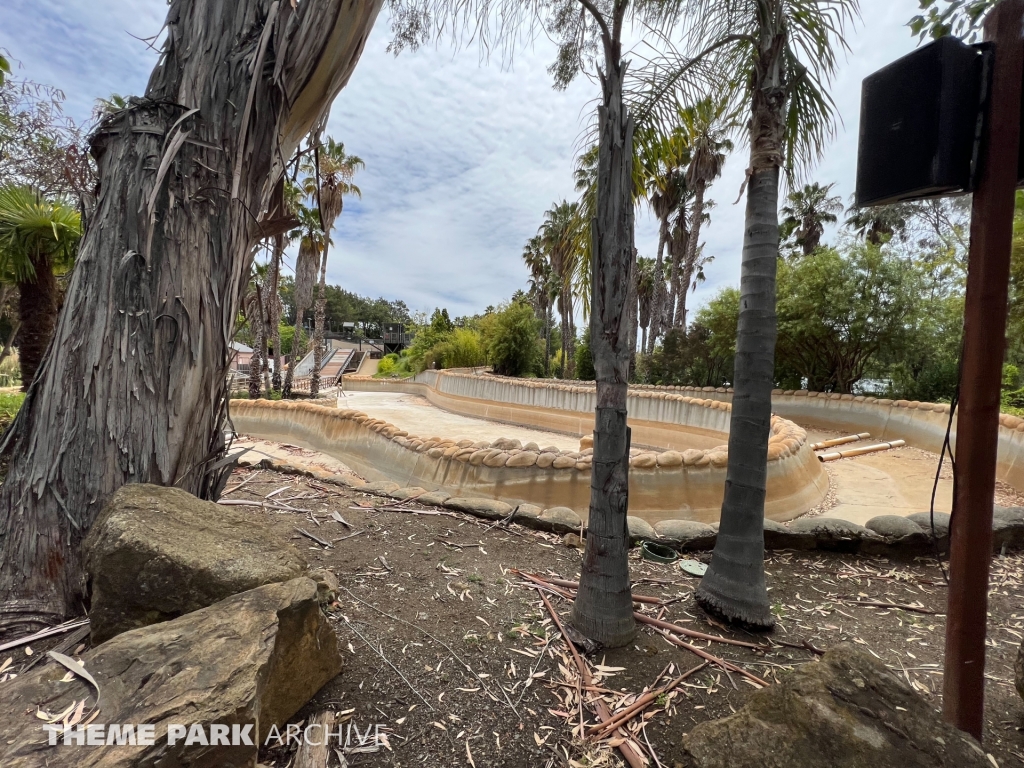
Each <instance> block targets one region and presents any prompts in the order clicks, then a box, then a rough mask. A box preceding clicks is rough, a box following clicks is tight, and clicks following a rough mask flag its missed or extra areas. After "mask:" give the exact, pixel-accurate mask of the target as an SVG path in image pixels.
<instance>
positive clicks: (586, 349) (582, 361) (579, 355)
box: [576, 328, 597, 381]
mask: <svg viewBox="0 0 1024 768" xmlns="http://www.w3.org/2000/svg"><path fill="white" fill-rule="evenodd" d="M576 378H577V379H579V380H580V381H593V380H594V379H595V378H597V372H596V371H595V370H594V353H593V352H592V351H591V349H590V328H587V329H586V330H585V331H584V332H583V338H582V339H581V340H580V341H578V342H577V343H576Z"/></svg>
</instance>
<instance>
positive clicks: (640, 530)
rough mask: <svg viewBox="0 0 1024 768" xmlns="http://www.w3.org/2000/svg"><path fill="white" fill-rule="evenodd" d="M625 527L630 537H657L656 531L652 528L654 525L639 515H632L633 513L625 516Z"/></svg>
mask: <svg viewBox="0 0 1024 768" xmlns="http://www.w3.org/2000/svg"><path fill="white" fill-rule="evenodd" d="M626 529H627V530H628V531H629V538H630V539H656V538H658V533H657V531H655V530H654V526H652V525H651V524H650V523H648V522H647V521H646V520H644V519H643V518H641V517H634V516H633V515H627V516H626Z"/></svg>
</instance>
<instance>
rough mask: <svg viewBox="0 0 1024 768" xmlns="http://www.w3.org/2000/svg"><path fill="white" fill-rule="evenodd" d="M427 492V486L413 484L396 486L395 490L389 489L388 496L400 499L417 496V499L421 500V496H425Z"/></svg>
mask: <svg viewBox="0 0 1024 768" xmlns="http://www.w3.org/2000/svg"><path fill="white" fill-rule="evenodd" d="M426 492H427V489H426V488H420V487H419V486H413V487H412V488H396V489H395V490H393V491H389V492H388V496H389V497H390V498H392V499H398V500H399V501H405V500H406V499H411V498H414V497H415V498H416V500H417V501H419V497H420V496H423V495H424V494H425V493H426Z"/></svg>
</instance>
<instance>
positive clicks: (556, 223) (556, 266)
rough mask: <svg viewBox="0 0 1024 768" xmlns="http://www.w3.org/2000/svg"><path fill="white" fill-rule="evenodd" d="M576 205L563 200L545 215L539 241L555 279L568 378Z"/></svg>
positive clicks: (572, 358) (564, 369) (571, 356)
mask: <svg viewBox="0 0 1024 768" xmlns="http://www.w3.org/2000/svg"><path fill="white" fill-rule="evenodd" d="M579 207H580V206H579V203H570V202H567V201H565V200H563V201H562V202H560V203H557V204H556V205H554V206H552V207H551V208H549V209H548V210H546V211H545V212H544V223H543V224H541V227H540V230H539V231H538V235H537V236H538V238H539V241H540V244H541V246H542V247H543V248H544V252H545V253H547V255H548V260H549V262H550V264H551V274H552V276H553V277H554V279H555V285H556V288H555V290H556V291H557V294H556V297H557V306H558V313H559V316H560V317H561V323H562V377H563V378H566V379H571V378H572V377H573V374H574V370H573V364H574V361H575V355H576V344H575V343H574V342H575V338H576V334H575V320H574V314H575V302H574V301H573V293H572V277H573V274H574V273H575V269H576V261H577V257H578V255H579V248H578V244H579V237H580V216H579Z"/></svg>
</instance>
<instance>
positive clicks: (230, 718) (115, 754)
mask: <svg viewBox="0 0 1024 768" xmlns="http://www.w3.org/2000/svg"><path fill="white" fill-rule="evenodd" d="M82 662H83V663H84V666H85V669H86V671H88V672H89V673H90V674H91V675H92V676H93V678H94V679H95V680H96V682H97V684H98V685H99V688H100V691H101V697H100V707H99V716H98V717H97V718H96V720H95V723H105V724H107V723H118V724H138V723H151V724H153V725H154V726H155V739H154V744H153V746H144V745H135V746H130V745H125V746H109V747H107V746H104V747H89V746H76V745H63V744H62V743H60V742H58V744H57V745H56V746H52V747H51V746H49V745H48V740H47V734H46V733H45V732H44V731H43V725H44V723H43V721H41V720H40V719H38V718H37V717H36V712H37V710H42V711H45V712H50V713H52V714H57V713H60V712H63V711H64V710H65V709H67V708H68V707H70V706H72V704H73V702H81V701H82V700H86V702H87V703H86V707H87V709H86V711H85V714H86V717H88V715H89V710H90V709H92V708H93V707H94V705H95V691H94V690H93V688H92V687H91V686H90V685H88V684H86V683H85V681H84V680H82V679H81V678H79V677H74V678H72V679H71V680H70V681H68V682H64V681H63V678H64V677H65V672H66V671H67V670H65V669H64V667H62V666H59V665H57V664H49V665H47V666H43V667H37V668H36V669H35V670H33V671H32V672H30V673H28V674H25V675H20V676H19V677H18V678H17V679H15V680H11V681H9V682H7V683H5V684H4V691H3V697H4V706H3V707H0V733H3V734H4V738H3V739H0V765H3V766H4V768H38V766H41V765H47V766H50V768H135V767H136V766H142V765H145V766H157V765H160V766H179V767H180V768H213V767H214V766H216V767H217V768H222V767H223V768H241V767H242V766H246V768H252V766H254V765H255V764H256V753H257V747H258V745H259V744H260V743H261V742H263V741H264V740H265V738H266V735H267V733H268V731H269V729H270V728H271V726H277V727H281V726H282V725H283V724H284V723H285V721H287V720H288V719H289V718H291V717H292V716H293V715H294V714H295V713H296V712H298V710H299V709H300V708H301V707H302V706H303V705H304V704H305V703H306V702H307V701H309V700H310V699H311V698H312V697H313V695H314V694H315V693H316V692H317V691H318V690H320V688H321V687H323V685H324V684H325V683H327V682H328V681H329V680H331V679H332V678H333V677H334V676H335V675H337V674H338V673H339V672H340V671H341V664H342V662H341V657H340V655H339V653H338V647H337V637H336V635H335V633H334V630H333V629H332V628H331V626H330V624H328V622H327V620H326V619H325V618H324V616H323V614H322V613H321V611H320V604H319V603H318V602H317V585H316V584H315V583H314V582H313V581H311V580H310V579H306V578H301V579H294V580H292V581H288V582H285V583H284V584H268V585H266V586H263V587H258V588H257V589H253V590H250V591H248V592H243V593H242V594H239V595H233V596H232V597H229V598H227V599H226V600H222V601H221V602H219V603H216V604H214V605H211V606H208V607H206V608H203V609H201V610H198V611H195V612H194V613H190V614H187V615H185V616H181V617H179V618H177V619H174V620H173V621H167V622H164V623H162V624H158V625H156V626H150V627H143V628H141V629H135V630H132V631H131V632H125V633H123V634H120V635H118V636H117V637H115V638H113V639H112V640H108V641H107V642H105V643H103V644H102V645H100V646H98V647H96V648H94V649H93V650H91V651H89V652H87V653H85V654H84V655H83V656H82ZM172 723H178V724H186V725H192V724H198V725H200V726H203V727H204V728H205V730H206V733H207V734H209V733H210V725H213V724H221V725H228V726H231V725H238V726H240V728H244V727H245V726H246V725H251V729H250V730H249V733H248V735H249V738H250V739H251V741H252V743H253V746H244V745H243V746H202V745H198V744H193V745H191V746H185V744H184V742H183V741H178V743H177V744H176V745H174V746H170V745H168V743H167V742H168V739H167V728H168V725H169V724H172Z"/></svg>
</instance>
